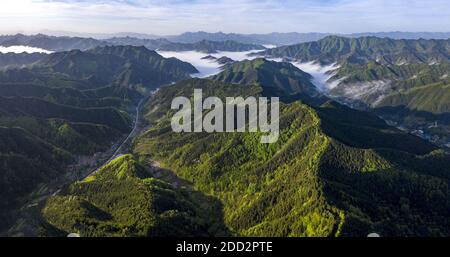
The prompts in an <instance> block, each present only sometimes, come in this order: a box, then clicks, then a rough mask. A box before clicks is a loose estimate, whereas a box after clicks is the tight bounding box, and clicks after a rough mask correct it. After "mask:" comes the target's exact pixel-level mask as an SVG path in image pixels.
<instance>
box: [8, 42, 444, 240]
mask: <svg viewBox="0 0 450 257" xmlns="http://www.w3.org/2000/svg"><path fill="white" fill-rule="evenodd" d="M201 34H202V35H203V36H207V35H208V33H206V34H205V33H201ZM283 35H284V34H283ZM189 36H190V37H191V38H194V37H195V36H197V35H195V33H193V34H190V35H189ZM214 36H217V37H219V36H220V37H224V38H225V37H227V34H223V33H218V34H217V35H214ZM233 36H234V37H237V36H239V34H233ZM274 36H280V37H281V36H282V35H281V34H280V35H275V34H274ZM286 36H287V35H286ZM315 36H320V35H315ZM289 37H295V34H290V35H289ZM0 38H1V39H2V40H6V42H11V43H13V42H24V43H26V42H32V43H33V44H44V43H42V42H45V41H46V40H50V41H51V42H48V44H49V46H51V47H55V49H56V48H58V47H59V48H58V49H63V48H64V49H65V48H69V49H66V50H64V51H63V50H57V52H56V53H52V54H38V55H33V54H24V53H22V54H6V55H4V56H3V55H0V61H1V60H4V61H3V62H2V63H4V67H6V66H8V67H7V68H5V69H1V70H0V145H1V146H2V147H1V148H0V165H1V166H2V167H3V168H2V169H1V170H0V172H1V176H0V210H1V211H0V221H1V222H0V231H2V232H3V233H2V235H3V234H6V235H17V234H16V233H19V234H18V235H41V236H65V235H67V234H68V233H73V232H75V233H78V234H80V235H81V236H161V237H165V236H363V237H365V236H366V235H367V234H369V233H372V232H376V233H379V234H381V235H382V236H448V235H450V222H449V219H448V213H450V191H449V186H448V185H449V182H450V175H449V174H450V173H449V168H448V163H449V161H450V155H449V153H448V151H447V150H445V149H444V148H442V146H443V144H442V143H441V141H445V140H446V138H449V137H450V136H449V135H450V116H449V110H450V107H449V106H450V105H449V101H450V100H449V95H448V93H447V92H449V91H448V85H449V83H450V81H449V79H448V74H449V72H450V71H449V67H450V66H449V60H450V53H449V51H450V47H449V40H448V39H447V40H445V39H432V40H426V39H417V40H416V39H400V40H397V39H390V38H377V37H372V36H369V37H357V38H346V37H340V36H325V37H324V38H322V39H319V40H318V41H314V42H306V43H300V44H295V45H291V46H281V47H276V48H273V49H263V47H261V46H260V45H255V42H246V43H245V42H240V43H236V42H233V41H226V40H225V41H222V40H217V41H214V42H212V41H206V40H204V41H201V40H200V41H198V40H197V41H195V42H183V43H172V42H169V41H168V40H166V39H157V40H154V39H150V38H149V39H136V38H127V37H124V38H119V37H117V38H114V39H111V40H112V41H111V42H110V43H107V44H104V42H106V41H102V40H97V41H95V42H97V43H98V45H95V44H96V43H92V42H94V41H91V39H88V40H87V41H84V39H80V38H69V39H70V40H69V39H67V38H63V40H62V41H60V43H55V42H57V41H58V40H59V38H54V37H45V36H39V37H36V38H39V40H37V39H36V38H33V37H27V36H23V35H20V36H12V37H10V38H9V39H5V38H6V37H0ZM14 40H16V41H14ZM20 40H21V41H20ZM94 40H95V39H94ZM169 40H173V41H175V40H174V39H173V38H172V39H171V38H169ZM242 40H243V39H242ZM61 42H64V44H62V43H61ZM168 42H169V43H168ZM262 43H265V42H260V43H257V44H262ZM122 44H125V45H122ZM147 44H148V47H147V46H146V45H147ZM158 44H159V45H158ZM157 45H158V46H157ZM41 46H44V45H41ZM72 46H74V47H80V46H86V47H87V48H86V49H83V50H79V49H75V50H74V49H71V47H72ZM151 46H152V47H156V46H157V49H164V47H169V46H170V47H174V48H172V49H170V48H167V49H165V50H167V51H191V50H196V51H202V52H205V53H213V52H214V51H228V50H230V49H232V50H230V51H248V50H256V49H254V48H255V47H257V48H259V50H262V51H261V52H259V53H257V55H259V56H256V58H255V59H252V60H243V61H234V60H231V59H229V58H223V60H224V61H226V62H224V64H223V66H222V67H221V70H220V72H218V73H217V74H215V75H213V76H210V77H207V78H202V79H200V78H191V74H193V73H196V72H198V71H197V69H196V68H195V67H194V66H193V65H192V64H190V63H187V62H183V61H180V60H178V59H176V58H164V57H163V56H161V55H160V54H158V53H157V52H156V51H154V50H151V49H149V48H151ZM38 47H40V46H38ZM2 58H3V59H2ZM8 58H9V59H8ZM204 58H205V60H206V59H208V60H211V61H215V62H216V61H218V59H217V58H215V57H214V58H215V59H214V60H213V58H212V55H211V56H205V57H204ZM233 58H234V57H233ZM269 59H270V60H269ZM273 59H275V60H277V61H273ZM297 62H309V64H308V65H310V66H314V67H319V69H320V68H323V66H322V65H332V67H333V69H331V70H329V71H328V72H326V73H325V74H322V75H324V76H326V77H327V78H329V79H328V83H329V85H333V86H329V87H327V88H326V89H325V91H323V89H321V88H320V89H319V88H318V87H317V85H316V84H315V83H317V81H316V80H315V77H314V76H317V75H316V74H315V73H314V72H311V74H309V73H307V72H306V70H305V71H304V70H302V69H301V68H299V67H303V66H302V65H297V64H298V63H297ZM0 63H1V62H0ZM331 82H334V83H331ZM194 89H202V91H203V94H204V97H207V96H217V97H219V98H221V99H222V100H223V98H224V97H232V96H242V97H244V98H245V97H248V96H255V97H260V96H264V97H280V100H281V104H280V123H279V124H280V135H279V140H278V141H277V142H276V143H273V144H261V143H260V141H259V140H260V137H261V135H263V132H258V133H250V132H245V133H237V132H235V133H206V132H204V133H175V132H173V131H172V129H171V122H170V121H171V117H172V115H173V113H174V110H172V108H171V102H172V99H174V98H175V97H177V96H185V97H187V98H188V99H190V100H193V99H192V93H193V92H194ZM391 125H394V126H391ZM413 129H414V131H413ZM134 131H135V133H134ZM408 131H409V132H408ZM430 135H432V136H430ZM435 136H438V137H439V140H435V138H434V137H435ZM129 138H130V142H128V143H127V144H125V146H124V147H123V148H122V146H123V145H124V143H122V142H125V141H127V140H128V139H129ZM124 139H125V141H123V140H124ZM449 140H450V139H449ZM119 150H120V151H119ZM116 153H118V154H116ZM113 157H114V158H113ZM93 171H94V172H93ZM36 199H41V200H42V199H44V200H43V201H41V200H36ZM28 219H29V220H28ZM30 224H32V225H30ZM36 225H37V226H38V227H33V226H36ZM30 226H31V227H30Z"/></svg>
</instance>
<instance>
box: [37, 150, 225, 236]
mask: <svg viewBox="0 0 450 257" xmlns="http://www.w3.org/2000/svg"><path fill="white" fill-rule="evenodd" d="M205 204H210V205H212V206H214V205H216V203H215V201H214V200H212V199H208V197H206V196H204V195H202V194H200V193H198V192H194V191H189V190H186V189H183V188H178V187H176V186H173V185H171V184H169V183H167V182H164V181H162V180H160V179H158V178H155V177H154V176H153V175H152V172H151V170H150V169H149V168H147V167H145V166H144V165H143V164H141V163H139V162H138V161H137V160H136V159H135V158H133V157H132V156H131V155H124V156H121V157H118V158H116V159H114V160H112V161H111V162H110V163H108V164H107V165H106V166H104V167H103V168H102V169H100V170H99V171H97V172H96V173H95V174H94V175H92V176H90V177H87V178H86V179H84V180H83V181H80V182H76V183H74V184H72V185H70V186H69V187H68V188H66V189H65V190H64V192H63V193H61V194H59V195H58V196H54V197H51V198H50V199H49V200H48V201H47V202H46V205H45V207H44V209H43V210H42V213H43V217H44V219H45V224H44V231H45V232H44V235H47V236H66V235H67V234H69V233H73V232H77V233H79V234H80V235H81V236H83V237H89V236H194V235H195V236H214V235H226V233H227V232H226V229H225V228H224V226H223V225H222V224H221V221H220V214H219V215H218V213H217V211H214V209H212V208H211V209H206V208H204V207H203V206H204V205H205ZM214 226H215V230H213V229H212V227H214Z"/></svg>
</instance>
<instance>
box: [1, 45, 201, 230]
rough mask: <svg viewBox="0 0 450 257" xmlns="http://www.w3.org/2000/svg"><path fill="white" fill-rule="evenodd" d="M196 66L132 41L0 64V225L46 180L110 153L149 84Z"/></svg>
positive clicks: (90, 165) (7, 222) (152, 86)
mask: <svg viewBox="0 0 450 257" xmlns="http://www.w3.org/2000/svg"><path fill="white" fill-rule="evenodd" d="M19 55H21V54H19ZM196 71H197V70H196V69H195V68H194V67H193V66H192V65H191V64H189V63H185V62H182V61H179V60H178V59H175V58H164V57H162V56H160V55H159V54H157V53H156V52H154V51H151V50H148V49H146V48H145V47H133V46H105V47H96V48H94V49H91V50H88V51H84V52H83V51H80V50H73V51H68V52H57V53H53V54H49V55H45V56H44V58H42V59H41V60H39V61H37V62H36V63H34V64H33V65H31V66H26V67H23V68H10V69H6V70H1V71H0V128H1V135H0V142H1V143H0V144H1V145H2V148H1V150H0V156H1V158H0V159H1V160H0V163H1V165H2V167H3V168H2V171H1V172H2V176H1V178H0V185H1V189H0V191H1V201H0V202H1V206H0V207H1V210H2V211H1V213H0V216H1V218H2V219H1V220H2V221H1V222H0V230H4V229H5V228H6V227H7V226H10V225H11V222H13V220H14V217H15V216H17V215H18V213H19V212H20V207H21V206H22V205H23V204H24V203H25V202H27V199H29V198H30V197H31V196H30V195H29V194H31V193H33V191H34V190H37V189H38V187H39V186H42V183H44V184H45V183H55V182H54V181H55V180H58V179H62V181H60V183H63V181H64V178H67V177H69V178H70V177H74V176H76V175H77V174H81V173H83V172H86V170H89V169H91V168H94V167H95V165H99V163H100V162H102V161H105V160H104V157H102V155H101V153H103V152H107V151H109V150H110V149H111V148H114V145H115V144H116V143H117V141H119V140H120V139H122V138H123V137H124V136H125V135H126V134H128V133H129V132H130V130H131V128H132V126H133V122H132V120H133V117H134V116H135V115H136V113H135V107H136V106H137V104H138V102H139V101H140V100H141V99H142V98H143V97H144V94H146V92H149V91H151V90H154V89H156V88H157V87H160V86H161V85H163V84H167V83H172V82H174V81H178V80H181V79H185V78H189V77H190V76H189V74H191V73H194V72H196ZM92 156H95V157H92ZM41 191H45V187H44V189H41Z"/></svg>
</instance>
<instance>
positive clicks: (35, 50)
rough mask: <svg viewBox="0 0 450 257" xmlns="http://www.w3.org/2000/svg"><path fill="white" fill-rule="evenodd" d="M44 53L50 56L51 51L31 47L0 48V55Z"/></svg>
mask: <svg viewBox="0 0 450 257" xmlns="http://www.w3.org/2000/svg"><path fill="white" fill-rule="evenodd" d="M24 52H25V53H45V54H50V53H52V51H48V50H45V49H42V48H37V47H31V46H7V47H5V46H0V53H2V54H4V53H16V54H19V53H24Z"/></svg>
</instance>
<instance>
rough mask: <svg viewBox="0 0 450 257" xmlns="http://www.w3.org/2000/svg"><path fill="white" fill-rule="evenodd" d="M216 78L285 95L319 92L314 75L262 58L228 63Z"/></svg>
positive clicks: (309, 94) (315, 93)
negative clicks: (313, 78)
mask: <svg viewBox="0 0 450 257" xmlns="http://www.w3.org/2000/svg"><path fill="white" fill-rule="evenodd" d="M211 78H212V79H214V80H218V81H222V82H227V83H234V84H246V85H253V84H256V85H260V86H261V87H262V88H263V89H265V90H268V91H270V90H272V91H273V90H276V91H278V92H279V93H280V92H283V94H285V95H294V94H305V95H308V96H317V95H319V93H318V92H317V90H316V87H315V86H314V84H313V83H312V82H311V80H312V76H311V75H309V74H308V73H306V72H303V71H302V70H300V69H298V68H297V67H295V66H294V65H292V64H290V63H285V62H275V61H269V60H266V59H262V58H257V59H254V60H244V61H241V62H235V63H232V64H229V65H226V66H225V67H224V69H223V71H222V72H220V73H219V74H217V75H214V76H212V77H211Z"/></svg>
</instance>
